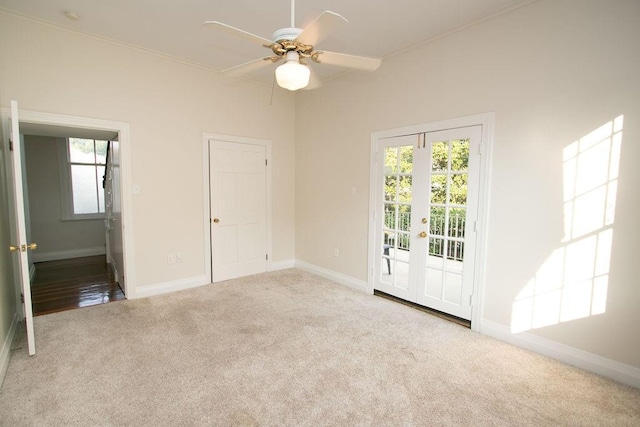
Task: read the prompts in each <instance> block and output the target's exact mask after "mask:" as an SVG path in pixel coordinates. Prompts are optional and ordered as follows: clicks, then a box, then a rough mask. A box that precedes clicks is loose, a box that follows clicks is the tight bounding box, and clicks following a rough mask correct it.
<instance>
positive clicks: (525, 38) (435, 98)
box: [296, 0, 640, 367]
mask: <svg viewBox="0 0 640 427" xmlns="http://www.w3.org/2000/svg"><path fill="white" fill-rule="evenodd" d="M638 28H640V3H638V2H637V1H631V0H629V1H624V0H621V1H616V2H603V1H599V0H590V1H587V0H573V1H562V2H558V1H538V2H534V3H531V4H529V5H527V6H525V7H523V8H520V9H517V10H515V11H512V12H510V13H507V14H504V15H502V16H499V17H497V18H495V19H492V20H489V21H486V22H483V23H480V24H478V25H475V26H473V27H469V28H467V29H464V30H462V31H458V32H455V33H452V34H449V35H447V36H444V37H442V38H440V39H437V40H433V41H431V42H429V43H426V44H424V45H422V46H419V47H416V48H414V49H411V50H409V51H407V52H405V53H403V54H400V55H397V56H395V57H392V58H387V59H385V60H384V61H383V65H382V67H381V69H380V70H379V71H378V72H376V73H373V74H364V73H350V74H347V75H344V76H342V77H341V78H338V79H335V80H334V81H332V82H329V83H327V84H325V85H324V86H323V88H322V89H321V90H318V91H312V92H304V93H301V94H300V95H298V98H297V100H296V102H297V110H296V117H297V127H296V137H297V141H296V144H297V145H296V182H297V186H296V259H298V260H302V261H305V262H308V263H311V264H314V265H317V266H320V267H323V268H326V269H329V270H333V271H336V272H338V273H341V274H344V275H348V276H351V277H354V278H356V279H359V280H363V281H366V280H367V275H366V273H367V236H368V234H367V229H368V210H369V207H368V196H369V152H370V138H371V132H373V131H378V130H383V129H391V128H398V127H402V126H408V125H416V124H422V123H428V122H434V121H438V120H442V119H449V118H455V117H462V116H467V115H473V114H479V113H485V112H495V132H494V138H493V155H492V168H491V171H490V174H491V184H490V200H489V206H490V221H489V224H488V227H489V229H488V253H487V264H486V282H485V295H484V306H483V307H481V308H482V310H483V317H484V319H486V320H488V321H491V322H495V323H497V324H499V325H503V326H505V327H511V326H512V310H513V304H514V301H515V300H516V299H517V298H519V297H521V296H522V293H521V292H522V291H523V290H524V288H525V286H526V285H527V283H529V281H530V280H531V279H532V278H534V277H536V274H539V272H540V269H541V267H543V266H544V265H546V264H545V261H546V260H547V258H548V257H549V256H550V255H551V254H552V253H553V252H554V251H555V250H557V249H558V248H563V243H562V239H563V235H564V230H563V225H564V223H563V204H562V203H563V164H562V161H563V157H562V156H563V149H564V148H565V147H566V146H568V145H569V144H571V143H572V142H573V141H576V140H578V139H580V138H581V137H583V136H585V135H587V134H589V133H590V132H591V131H593V130H594V129H596V128H598V127H600V126H601V125H603V124H605V123H607V122H610V121H611V120H613V119H614V118H615V117H617V116H619V115H624V118H625V122H624V132H623V142H622V158H621V161H620V177H619V182H618V195H617V206H616V213H615V222H614V225H613V247H612V250H611V264H610V274H609V276H608V279H609V286H608V293H607V301H606V312H605V313H604V314H599V315H588V316H586V317H583V318H580V319H577V320H572V321H563V322H559V323H558V322H557V321H556V322H555V324H553V325H548V326H546V327H539V328H534V329H532V330H530V332H531V333H533V334H536V335H538V336H540V337H543V338H547V339H551V340H554V341H556V342H558V343H561V344H566V345H568V346H571V347H574V348H577V349H581V350H584V351H587V352H589V353H593V354H596V355H600V356H604V357H606V358H610V359H613V360H616V361H619V362H622V363H625V364H628V365H632V366H635V367H640V340H638V337H639V336H640V323H639V322H638V321H637V320H638V316H637V313H638V305H639V304H640V286H638V277H640V267H639V266H640V263H638V262H637V260H635V258H636V257H635V253H636V252H637V248H638V245H639V244H640V241H639V239H638V231H637V230H638V225H637V217H638V214H637V213H638V210H639V209H640V200H639V194H640V192H639V191H638V183H639V182H640V168H638V167H637V165H636V163H637V160H638V159H640V144H639V142H640V141H639V138H640V120H638V117H640V79H639V77H638V76H640V55H639V54H638V53H639V52H640V31H638ZM311 119H312V120H311ZM352 186H355V187H356V188H357V190H358V192H357V195H356V196H355V197H354V196H352V195H351V187H352ZM334 247H339V248H340V258H334V257H333V248H334ZM587 262H588V260H587V259H585V263H587ZM540 285H545V284H544V283H541V284H540ZM537 308H541V307H540V304H538V307H537ZM475 309H478V307H476V308H475Z"/></svg>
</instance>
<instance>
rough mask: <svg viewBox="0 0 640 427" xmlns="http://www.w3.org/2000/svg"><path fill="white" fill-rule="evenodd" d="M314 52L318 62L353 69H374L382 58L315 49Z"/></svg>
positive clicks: (378, 65)
mask: <svg viewBox="0 0 640 427" xmlns="http://www.w3.org/2000/svg"><path fill="white" fill-rule="evenodd" d="M315 53H316V54H317V57H314V60H315V61H316V62H319V63H320V64H329V65H337V66H339V67H346V68H353V69H355V70H363V71H375V70H377V69H378V67H380V64H382V59H380V58H371V57H368V56H355V55H346V54H344V53H336V52H324V51H317V52H315ZM316 58H317V59H316Z"/></svg>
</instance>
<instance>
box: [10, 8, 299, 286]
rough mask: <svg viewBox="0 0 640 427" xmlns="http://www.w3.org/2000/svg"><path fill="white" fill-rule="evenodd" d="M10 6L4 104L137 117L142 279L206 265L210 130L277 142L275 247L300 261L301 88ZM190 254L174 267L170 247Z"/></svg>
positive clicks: (188, 272)
mask: <svg viewBox="0 0 640 427" xmlns="http://www.w3.org/2000/svg"><path fill="white" fill-rule="evenodd" d="M270 94H271V88H270V87H266V86H260V85H255V84H251V83H246V82H241V81H239V80H233V79H228V78H225V77H223V76H222V75H221V74H220V73H219V72H215V71H211V70H207V69H204V68H200V67H196V66H193V65H189V64H185V63H182V62H179V61H176V60H173V59H170V58H165V57H162V56H159V55H156V54H152V53H148V52H145V51H141V50H137V49H133V48H129V47H125V46H121V45H118V44H114V43H111V42H108V41H104V40H99V39H96V38H92V37H88V36H84V35H80V34H76V33H73V32H69V31H66V30H61V29H58V28H56V27H53V26H49V25H44V24H40V23H37V22H33V21H30V20H26V19H22V18H19V17H15V16H13V15H9V14H6V13H0V104H1V105H2V106H3V107H6V106H8V104H9V101H10V100H11V99H15V100H17V101H18V102H19V106H20V108H21V109H24V110H30V111H38V112H50V113H56V114H67V115H72V116H81V117H90V118H98V119H105V120H112V121H119V122H126V123H129V125H130V141H131V142H130V144H131V145H130V148H131V149H130V152H131V174H132V183H134V184H138V185H140V188H141V194H139V195H134V196H133V218H134V220H133V222H134V223H133V227H132V228H133V236H134V239H133V240H134V241H133V246H134V254H133V259H134V263H135V266H134V267H135V275H136V277H135V279H136V283H137V286H144V285H153V284H157V283H165V282H171V281H179V280H188V279H189V278H192V277H201V276H202V275H204V273H205V265H206V263H208V262H209V260H207V259H205V254H204V246H205V239H206V238H207V235H206V234H205V233H204V232H203V227H204V217H203V215H204V214H203V212H204V197H203V159H202V135H203V132H211V133H217V134H228V135H238V136H245V137H253V138H262V139H269V140H271V141H272V144H273V145H272V147H273V148H272V160H273V161H272V165H273V219H274V220H273V253H272V257H271V259H272V260H274V261H276V262H278V261H289V260H292V259H293V255H294V254H293V235H294V229H293V218H294V204H293V192H294V181H293V175H294V171H293V161H294V149H293V144H294V129H293V126H291V127H288V126H281V125H279V123H280V121H281V118H282V117H290V116H292V115H293V114H294V97H293V96H292V95H290V94H288V93H284V92H283V91H277V93H276V96H275V98H274V100H273V105H271V106H270V105H269V97H270ZM178 252H180V253H182V254H183V256H184V262H183V263H180V264H172V265H168V264H167V254H170V253H178Z"/></svg>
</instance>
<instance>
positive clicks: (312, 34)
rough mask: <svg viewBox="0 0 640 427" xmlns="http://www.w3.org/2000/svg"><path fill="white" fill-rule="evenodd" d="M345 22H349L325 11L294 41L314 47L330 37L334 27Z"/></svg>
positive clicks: (340, 16)
mask: <svg viewBox="0 0 640 427" xmlns="http://www.w3.org/2000/svg"><path fill="white" fill-rule="evenodd" d="M346 22H349V21H347V20H346V19H345V17H344V16H342V15H339V14H337V13H335V12H331V11H330V10H325V11H324V12H322V13H321V14H320V15H318V17H317V18H316V19H314V20H313V22H311V24H309V25H307V26H306V27H305V29H304V30H302V33H300V35H299V36H298V37H296V40H297V41H299V42H300V43H304V44H307V45H311V46H315V45H316V43H318V42H320V41H321V40H323V39H324V38H326V37H327V36H328V35H330V34H331V33H332V30H333V28H334V27H335V26H336V25H338V24H340V23H346Z"/></svg>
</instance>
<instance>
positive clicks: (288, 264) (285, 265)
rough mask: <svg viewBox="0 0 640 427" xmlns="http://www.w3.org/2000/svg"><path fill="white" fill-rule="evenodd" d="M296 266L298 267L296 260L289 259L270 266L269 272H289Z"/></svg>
mask: <svg viewBox="0 0 640 427" xmlns="http://www.w3.org/2000/svg"><path fill="white" fill-rule="evenodd" d="M295 266H296V262H295V260H292V259H288V260H285V261H277V262H272V263H271V264H270V265H269V270H268V271H278V270H287V269H289V268H294V267H295Z"/></svg>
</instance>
